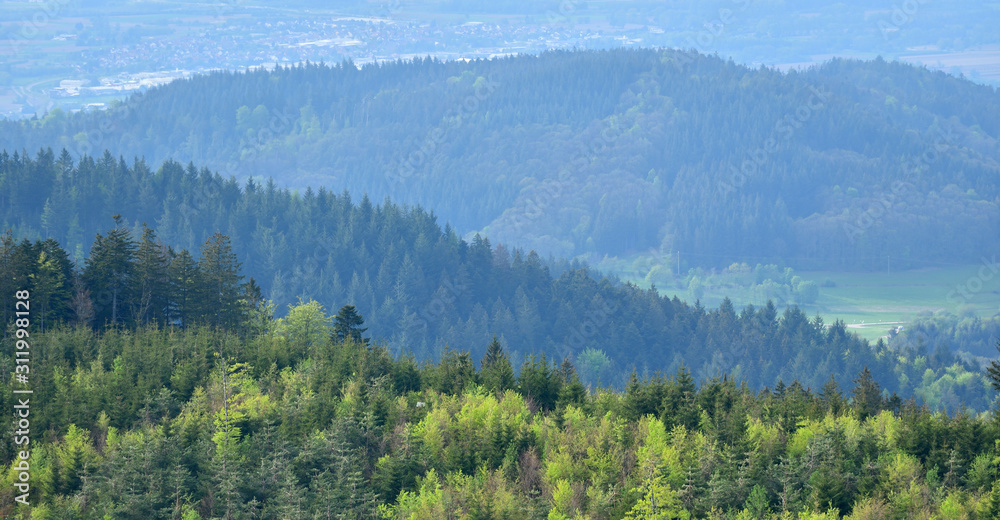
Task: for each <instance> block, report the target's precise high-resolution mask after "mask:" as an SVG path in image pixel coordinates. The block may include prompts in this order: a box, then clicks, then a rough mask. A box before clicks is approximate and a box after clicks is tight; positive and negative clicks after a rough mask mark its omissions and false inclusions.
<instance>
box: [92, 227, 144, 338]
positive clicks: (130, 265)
mask: <svg viewBox="0 0 1000 520" xmlns="http://www.w3.org/2000/svg"><path fill="white" fill-rule="evenodd" d="M113 218H114V219H115V227H114V229H112V230H110V231H108V233H107V235H104V236H102V235H101V234H100V233H98V234H97V237H96V238H95V239H94V245H93V246H91V249H90V256H89V257H87V261H86V264H85V267H84V270H83V280H84V283H85V285H86V287H87V289H89V290H90V296H91V300H92V301H93V305H94V319H95V321H96V322H97V323H98V324H105V323H106V324H109V325H112V326H113V325H119V324H122V323H124V322H125V321H126V318H127V314H126V312H125V309H126V304H127V303H128V300H129V296H130V288H131V287H132V277H133V272H134V270H135V265H134V260H135V252H136V244H135V241H134V240H133V239H132V235H131V233H129V231H128V229H127V228H126V227H125V226H123V225H122V220H121V215H115V216H114V217H113Z"/></svg>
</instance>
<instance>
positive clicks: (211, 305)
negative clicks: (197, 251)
mask: <svg viewBox="0 0 1000 520" xmlns="http://www.w3.org/2000/svg"><path fill="white" fill-rule="evenodd" d="M198 266H199V268H200V269H201V275H202V282H203V283H204V287H205V294H204V298H205V305H206V309H205V310H206V312H205V319H206V321H207V322H208V324H210V325H213V326H216V327H233V326H235V325H237V324H239V323H241V322H242V321H243V315H242V314H243V312H242V307H241V305H240V281H241V280H242V279H243V275H241V274H240V267H241V264H240V262H239V261H238V260H237V259H236V253H234V252H233V248H232V245H231V244H230V240H229V237H227V236H226V235H223V234H221V233H216V234H214V235H212V236H211V237H210V238H209V239H208V240H206V241H205V243H204V245H202V247H201V261H200V262H198Z"/></svg>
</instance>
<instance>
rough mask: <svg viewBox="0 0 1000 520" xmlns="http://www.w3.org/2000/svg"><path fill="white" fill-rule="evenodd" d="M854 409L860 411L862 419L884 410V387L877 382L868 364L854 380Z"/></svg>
mask: <svg viewBox="0 0 1000 520" xmlns="http://www.w3.org/2000/svg"><path fill="white" fill-rule="evenodd" d="M852 393H853V394H854V409H855V410H856V411H857V412H858V415H859V416H860V419H861V420H864V419H867V418H868V417H871V416H872V415H875V414H877V413H878V412H879V411H880V410H882V405H883V402H884V400H883V399H882V389H881V388H880V387H879V384H878V383H876V382H875V378H873V377H872V373H871V372H870V371H869V370H868V367H867V366H866V367H865V368H864V369H863V370H862V371H861V373H860V374H858V378H857V379H855V380H854V390H853V391H852Z"/></svg>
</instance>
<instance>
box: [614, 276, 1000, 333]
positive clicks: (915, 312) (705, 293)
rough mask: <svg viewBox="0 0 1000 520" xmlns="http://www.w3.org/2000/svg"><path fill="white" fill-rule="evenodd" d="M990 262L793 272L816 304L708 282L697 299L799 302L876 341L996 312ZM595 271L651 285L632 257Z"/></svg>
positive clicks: (685, 295)
mask: <svg viewBox="0 0 1000 520" xmlns="http://www.w3.org/2000/svg"><path fill="white" fill-rule="evenodd" d="M988 264H989V262H985V263H979V264H974V265H963V266H942V267H933V268H924V269H915V270H908V271H891V272H888V273H887V272H886V271H882V272H861V273H849V272H834V271H796V272H795V275H796V276H799V277H801V278H802V279H803V280H811V281H813V282H816V283H817V284H819V285H820V289H819V297H818V298H817V299H816V301H815V302H813V303H798V302H796V301H795V299H794V297H792V298H788V299H784V300H783V299H782V298H781V297H776V295H775V294H767V293H766V291H765V290H764V289H763V288H762V287H760V286H756V287H748V286H738V285H735V284H712V283H705V284H703V285H702V292H700V296H701V298H700V301H701V303H702V305H704V306H706V307H715V306H718V305H719V303H720V302H722V300H723V298H726V297H728V298H729V299H730V300H732V301H733V305H735V306H736V308H737V309H740V308H742V307H745V306H746V305H762V304H765V303H766V302H767V300H768V299H771V300H772V301H775V303H776V304H778V305H779V307H781V308H782V309H783V308H784V306H785V304H798V305H799V307H800V308H802V309H803V310H804V311H805V312H806V313H808V314H809V315H810V316H815V315H817V314H818V315H819V316H821V317H822V318H823V320H824V321H825V322H826V323H828V324H829V323H833V321H834V320H843V321H844V323H846V324H847V325H848V327H849V328H850V329H851V330H852V331H854V332H856V333H857V334H858V335H859V336H861V337H863V338H866V339H869V340H872V341H874V340H877V339H878V338H879V337H881V336H885V335H887V334H888V331H889V329H890V328H891V327H897V326H903V327H905V326H906V324H907V323H908V322H910V321H912V320H913V319H915V318H917V317H919V316H921V315H929V314H933V313H936V312H949V313H952V314H968V313H974V314H976V315H979V316H982V317H988V316H993V315H995V314H997V313H998V311H1000V264H997V265H995V266H993V268H995V269H997V271H998V272H996V273H994V272H993V270H992V269H991V268H990V265H988ZM647 265H648V264H647ZM637 266H638V267H637ZM598 267H599V268H601V269H603V270H604V271H605V272H609V273H614V274H617V275H618V276H619V277H620V278H621V279H622V280H623V281H629V282H632V283H635V284H636V285H639V286H640V287H644V288H649V286H650V283H649V281H648V280H647V277H646V276H645V274H646V273H648V269H646V268H643V267H644V265H643V263H642V262H637V261H636V260H635V259H628V260H618V259H611V260H609V259H605V260H604V261H602V262H599V263H598ZM710 276H711V272H709V273H706V276H703V277H702V278H703V279H706V280H708V279H710ZM656 288H657V290H658V291H659V292H660V293H661V294H663V295H666V296H670V297H673V296H677V297H678V298H680V299H682V300H688V301H693V300H695V299H696V296H697V295H696V294H694V293H693V292H692V291H691V290H690V289H689V288H688V287H687V286H686V285H685V284H684V283H683V282H682V283H677V282H674V283H667V284H662V283H656Z"/></svg>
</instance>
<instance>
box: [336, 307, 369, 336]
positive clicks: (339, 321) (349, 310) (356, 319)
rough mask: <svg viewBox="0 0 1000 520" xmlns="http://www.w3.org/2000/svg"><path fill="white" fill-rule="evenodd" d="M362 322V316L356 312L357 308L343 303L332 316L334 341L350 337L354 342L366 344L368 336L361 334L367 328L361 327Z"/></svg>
mask: <svg viewBox="0 0 1000 520" xmlns="http://www.w3.org/2000/svg"><path fill="white" fill-rule="evenodd" d="M364 324H365V320H364V318H362V317H361V315H360V314H358V310H357V309H356V308H354V306H353V305H344V306H343V307H341V308H340V311H338V312H337V315H336V316H334V320H333V339H334V341H338V342H342V341H346V340H347V338H351V339H352V340H353V341H354V342H355V343H359V344H362V345H367V344H368V341H369V338H364V337H362V336H361V334H362V333H364V332H365V331H366V330H368V328H367V327H362V325H364Z"/></svg>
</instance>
